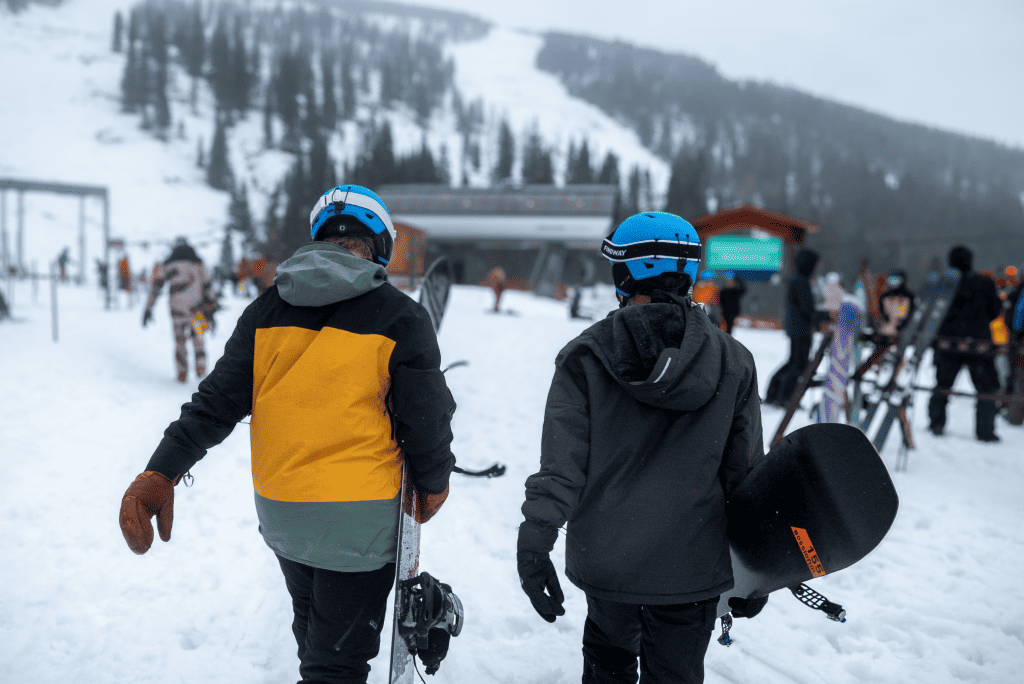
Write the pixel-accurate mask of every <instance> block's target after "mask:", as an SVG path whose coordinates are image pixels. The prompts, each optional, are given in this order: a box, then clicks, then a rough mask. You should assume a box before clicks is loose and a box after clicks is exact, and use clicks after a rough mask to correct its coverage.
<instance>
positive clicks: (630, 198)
mask: <svg viewBox="0 0 1024 684" xmlns="http://www.w3.org/2000/svg"><path fill="white" fill-rule="evenodd" d="M641 183H642V176H641V172H640V167H639V166H634V167H633V168H632V169H630V172H629V181H628V182H627V183H626V196H625V198H624V199H623V201H622V213H623V214H624V215H625V216H627V217H629V216H632V215H633V214H638V213H640V185H641Z"/></svg>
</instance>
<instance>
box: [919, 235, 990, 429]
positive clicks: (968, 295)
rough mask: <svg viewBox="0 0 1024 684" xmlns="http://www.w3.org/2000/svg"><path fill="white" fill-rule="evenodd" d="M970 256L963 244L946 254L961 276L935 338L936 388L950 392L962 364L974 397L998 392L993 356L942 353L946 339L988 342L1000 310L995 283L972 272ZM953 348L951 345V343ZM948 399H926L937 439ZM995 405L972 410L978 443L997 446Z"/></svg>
mask: <svg viewBox="0 0 1024 684" xmlns="http://www.w3.org/2000/svg"><path fill="white" fill-rule="evenodd" d="M973 262H974V254H973V253H972V252H971V250H969V249H968V248H967V247H964V246H962V245H960V246H957V247H954V248H953V249H951V250H950V251H949V265H950V267H952V268H955V269H958V270H959V271H961V272H962V273H963V277H962V278H961V279H960V284H959V285H958V286H957V289H956V294H955V295H953V301H952V303H950V305H949V312H948V313H947V314H946V318H945V319H944V320H943V321H942V325H941V326H939V335H938V336H939V340H938V341H937V343H936V347H935V354H934V357H933V358H934V361H935V388H936V389H938V390H942V389H946V390H948V389H952V387H953V382H954V381H955V380H956V376H957V374H959V373H960V369H961V368H962V367H963V366H967V370H968V371H970V373H971V382H973V383H974V389H975V390H977V392H978V394H991V393H993V392H995V391H997V390H998V389H999V375H998V374H997V373H996V365H995V360H994V359H993V358H992V357H991V356H983V355H981V354H976V353H972V352H970V351H967V352H960V351H957V350H956V349H955V348H951V349H944V348H943V347H944V346H950V345H948V344H947V345H944V344H943V342H944V340H943V339H942V338H946V339H947V340H965V339H967V338H971V339H973V340H979V341H986V340H987V341H989V342H991V340H992V332H991V330H990V328H989V323H990V322H991V321H992V320H994V319H995V318H996V317H997V316H999V314H1001V313H1002V311H1003V303H1002V300H1000V299H999V293H998V292H997V291H996V284H995V281H994V280H992V279H991V278H988V277H986V276H983V275H981V274H980V273H974V272H973V271H972V270H971V268H972V266H973ZM952 346H954V347H955V343H954V344H953V345H952ZM948 402H949V396H948V395H947V394H945V393H943V392H934V393H932V396H931V399H930V400H929V401H928V418H929V419H930V421H931V423H930V425H929V430H931V432H932V434H935V435H941V434H943V432H944V431H945V428H946V404H947V403H948ZM996 411H997V408H996V404H995V402H994V401H991V400H987V399H979V400H978V404H977V407H976V409H975V419H974V431H975V435H976V436H977V438H978V439H979V440H980V441H982V442H998V441H999V436H998V435H996Z"/></svg>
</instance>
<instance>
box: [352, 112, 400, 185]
mask: <svg viewBox="0 0 1024 684" xmlns="http://www.w3.org/2000/svg"><path fill="white" fill-rule="evenodd" d="M351 177H352V178H351V182H352V183H356V184H358V185H365V186H366V187H368V188H375V187H377V186H379V185H382V184H384V183H394V182H396V180H397V166H396V162H395V148H394V143H393V142H392V139H391V124H390V123H389V122H388V121H387V120H385V121H384V125H383V126H381V127H380V129H379V130H378V129H377V127H376V125H374V124H371V125H370V127H369V129H368V130H367V132H366V135H365V136H364V138H363V150H362V152H361V153H360V154H359V156H358V157H356V160H355V163H354V164H353V166H352V171H351Z"/></svg>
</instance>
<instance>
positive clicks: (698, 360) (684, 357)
mask: <svg viewBox="0 0 1024 684" xmlns="http://www.w3.org/2000/svg"><path fill="white" fill-rule="evenodd" d="M579 346H584V347H587V348H589V349H590V350H591V351H593V353H594V354H595V355H596V356H597V357H598V359H600V361H601V363H602V364H603V365H604V367H605V369H606V370H607V371H608V372H609V373H610V374H611V375H612V377H614V378H615V380H616V381H617V382H618V383H619V385H620V386H621V387H622V388H623V389H624V390H625V391H626V393H627V394H629V395H630V396H632V397H633V398H634V399H636V400H637V401H640V402H643V403H645V404H649V405H651V406H657V407H660V408H666V409H671V410H675V411H693V410H696V409H698V408H700V407H701V406H704V405H705V404H706V403H708V401H710V400H711V398H712V397H713V396H714V394H715V390H716V388H717V387H718V384H719V380H720V379H721V375H722V365H723V360H722V358H723V353H724V349H723V348H722V342H721V340H720V339H719V336H718V334H717V330H716V329H715V327H714V326H713V325H712V324H711V321H710V320H709V319H708V317H707V316H706V315H705V314H704V312H702V311H700V310H699V309H698V308H697V306H696V305H695V304H693V302H691V301H690V300H689V299H688V298H683V297H679V296H676V295H673V294H669V293H667V292H663V291H659V292H656V293H654V295H653V296H652V302H651V303H650V304H641V305H638V306H627V307H625V308H622V309H619V310H617V311H614V312H613V313H611V314H610V315H609V316H608V317H607V318H605V319H604V320H603V321H601V322H599V323H597V324H595V325H593V326H591V327H590V328H589V329H587V330H586V331H585V332H584V333H583V334H582V335H580V336H579V337H578V338H576V340H574V341H573V342H571V343H570V344H569V345H568V346H567V347H566V348H565V349H564V350H562V353H561V354H560V355H559V361H561V359H562V358H564V357H565V356H566V355H568V354H570V353H571V352H572V351H573V350H574V349H576V348H578V347H579Z"/></svg>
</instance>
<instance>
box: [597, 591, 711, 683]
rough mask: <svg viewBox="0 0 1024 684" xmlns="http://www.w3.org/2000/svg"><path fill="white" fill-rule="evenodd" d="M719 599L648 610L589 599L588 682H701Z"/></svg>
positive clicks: (648, 607) (647, 607)
mask: <svg viewBox="0 0 1024 684" xmlns="http://www.w3.org/2000/svg"><path fill="white" fill-rule="evenodd" d="M717 606H718V597H715V598H713V599H708V600H706V601H698V602H697V603H682V604H678V605H671V606H649V605H637V604H634V603H617V602H615V601H607V600H605V599H599V598H595V597H593V596H590V595H589V594H588V595H587V621H586V623H585V624H584V626H583V684H620V683H621V684H635V683H636V681H637V658H638V657H639V659H640V682H641V683H642V684H668V683H669V682H672V683H673V684H699V683H700V682H703V681H704V654H705V653H707V650H708V643H709V642H710V641H711V632H712V631H713V630H714V627H715V619H716V615H715V613H716V612H717V611H716V608H717Z"/></svg>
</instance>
